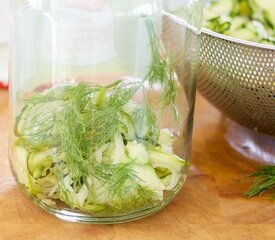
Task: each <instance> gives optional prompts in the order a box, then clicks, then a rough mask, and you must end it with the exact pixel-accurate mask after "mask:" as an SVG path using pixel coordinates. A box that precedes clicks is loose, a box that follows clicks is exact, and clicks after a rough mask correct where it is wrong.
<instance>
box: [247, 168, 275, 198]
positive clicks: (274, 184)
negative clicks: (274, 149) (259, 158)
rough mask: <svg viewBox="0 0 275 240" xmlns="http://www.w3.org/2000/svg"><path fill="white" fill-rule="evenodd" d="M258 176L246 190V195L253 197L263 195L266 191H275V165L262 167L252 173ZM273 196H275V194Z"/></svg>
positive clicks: (253, 175)
mask: <svg viewBox="0 0 275 240" xmlns="http://www.w3.org/2000/svg"><path fill="white" fill-rule="evenodd" d="M250 176H251V177H256V179H255V180H254V182H253V185H252V186H251V188H250V189H249V190H248V191H247V192H245V196H246V197H248V198H251V197H253V196H256V195H262V194H263V193H265V192H270V193H271V194H272V193H275V166H263V167H260V168H259V169H258V170H257V172H255V173H253V174H251V175H250ZM273 197H275V196H274V195H273Z"/></svg>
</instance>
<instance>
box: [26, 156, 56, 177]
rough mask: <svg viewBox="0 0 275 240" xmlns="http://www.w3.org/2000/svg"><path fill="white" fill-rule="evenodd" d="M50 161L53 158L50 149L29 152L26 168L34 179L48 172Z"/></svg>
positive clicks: (51, 161)
mask: <svg viewBox="0 0 275 240" xmlns="http://www.w3.org/2000/svg"><path fill="white" fill-rule="evenodd" d="M52 163H53V158H52V155H51V153H50V151H43V152H31V153H30V155H29V157H28V169H29V172H30V174H31V175H32V176H33V177H34V178H35V179H37V178H41V177H45V176H46V175H47V174H49V171H50V170H49V169H50V166H51V164H52Z"/></svg>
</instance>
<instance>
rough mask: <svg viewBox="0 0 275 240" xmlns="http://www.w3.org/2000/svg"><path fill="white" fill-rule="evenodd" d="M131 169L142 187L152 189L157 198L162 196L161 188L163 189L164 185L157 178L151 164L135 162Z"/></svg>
mask: <svg viewBox="0 0 275 240" xmlns="http://www.w3.org/2000/svg"><path fill="white" fill-rule="evenodd" d="M132 169H133V171H134V172H135V174H136V176H137V177H138V178H139V180H138V182H139V184H140V185H141V186H142V187H147V188H148V189H151V190H152V191H154V192H155V193H156V194H157V196H158V198H159V199H162V198H163V190H164V189H165V186H164V185H163V184H162V182H161V181H160V179H159V178H158V176H157V174H156V172H155V170H154V168H153V167H152V166H150V165H149V164H147V165H139V164H136V165H134V166H133V168H132Z"/></svg>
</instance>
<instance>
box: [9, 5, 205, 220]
mask: <svg viewBox="0 0 275 240" xmlns="http://www.w3.org/2000/svg"><path fill="white" fill-rule="evenodd" d="M201 14H202V2H201V1H200V0H183V1H172V0H171V1H170V0H164V1H163V0H139V1H135V0H128V1H124V0H85V1H83V0H52V1H50V0H14V1H12V22H11V29H12V30H11V61H10V63H11V65H10V80H11V87H10V115H11V120H12V121H11V128H10V129H11V131H10V162H11V167H12V170H13V174H14V176H15V178H16V180H17V182H18V185H19V186H20V188H21V189H22V190H23V191H24V192H25V193H26V194H27V195H28V196H29V197H30V199H31V200H32V201H33V202H34V203H35V204H37V205H39V206H40V207H41V208H43V209H44V210H46V211H47V212H49V213H51V214H53V215H56V216H57V217H59V218H61V219H65V220H69V221H78V222H91V223H117V222H124V221H129V220H134V219H138V218H142V217H145V216H147V215H150V214H153V213H154V212H156V211H159V210H160V209H162V208H163V207H164V206H165V205H166V204H168V203H169V202H170V201H171V200H172V199H173V197H174V196H175V195H176V194H177V192H178V191H179V190H180V188H181V186H182V185H183V183H184V181H185V179H186V175H187V169H188V166H189V158H190V147H191V132H192V121H193V109H194V99H195V86H196V76H197V74H196V73H197V66H198V52H199V35H200V23H201Z"/></svg>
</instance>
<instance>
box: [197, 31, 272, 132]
mask: <svg viewBox="0 0 275 240" xmlns="http://www.w3.org/2000/svg"><path fill="white" fill-rule="evenodd" d="M198 88H199V90H200V92H201V93H202V94H203V95H204V96H205V97H206V98H207V99H208V100H209V101H210V102H211V103H212V104H213V105H215V106H216V107H217V108H218V109H219V110H221V111H222V112H223V113H224V114H225V115H226V116H228V117H230V118H231V119H233V120H235V121H236V122H238V123H240V124H241V125H244V126H246V127H249V128H252V129H255V130H257V131H259V132H262V133H265V134H269V135H272V136H275V47H274V46H268V45H263V44H257V43H251V42H247V41H242V40H238V39H234V38H231V37H227V36H224V35H221V34H217V33H214V32H212V31H209V30H206V29H204V30H203V31H202V42H201V57H200V70H199V82H198Z"/></svg>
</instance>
